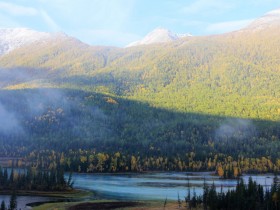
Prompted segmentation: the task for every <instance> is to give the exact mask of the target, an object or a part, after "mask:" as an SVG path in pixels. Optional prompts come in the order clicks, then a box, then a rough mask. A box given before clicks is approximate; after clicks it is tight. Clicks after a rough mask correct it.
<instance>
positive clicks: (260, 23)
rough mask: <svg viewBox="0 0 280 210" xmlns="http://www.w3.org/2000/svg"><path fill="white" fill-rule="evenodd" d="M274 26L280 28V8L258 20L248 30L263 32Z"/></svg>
mask: <svg viewBox="0 0 280 210" xmlns="http://www.w3.org/2000/svg"><path fill="white" fill-rule="evenodd" d="M274 26H280V8H279V9H276V10H273V11H270V12H268V13H266V14H265V15H264V16H262V17H260V18H258V19H256V20H255V21H253V22H252V23H251V24H250V25H249V26H248V27H247V28H248V29H253V30H262V29H265V28H268V27H274Z"/></svg>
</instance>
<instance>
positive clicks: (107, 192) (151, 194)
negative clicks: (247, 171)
mask: <svg viewBox="0 0 280 210" xmlns="http://www.w3.org/2000/svg"><path fill="white" fill-rule="evenodd" d="M251 176H252V178H253V180H256V181H257V182H258V183H259V184H261V185H264V186H267V187H269V186H270V185H271V184H272V182H273V175H251ZM243 179H244V181H245V183H247V182H248V179H249V176H247V175H245V176H243ZM73 180H74V187H77V188H81V189H86V190H91V191H94V192H95V193H96V194H97V195H98V196H99V197H102V198H108V199H124V200H128V199H130V200H147V199H165V198H166V197H167V199H169V200H177V199H178V194H179V196H180V198H181V199H184V196H186V193H187V189H188V187H187V186H188V182H189V184H190V186H191V187H190V188H191V193H193V192H195V193H196V194H197V195H201V194H202V192H203V184H204V181H205V182H206V184H207V185H209V186H211V185H212V184H213V183H214V184H215V185H216V186H217V189H218V190H220V189H222V190H223V191H227V190H228V189H231V188H234V187H235V186H236V184H237V181H236V180H222V179H219V178H218V177H216V176H213V174H211V173H209V172H199V173H178V172H176V173H148V174H114V175H112V174H73Z"/></svg>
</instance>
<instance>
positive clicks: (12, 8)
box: [0, 2, 38, 16]
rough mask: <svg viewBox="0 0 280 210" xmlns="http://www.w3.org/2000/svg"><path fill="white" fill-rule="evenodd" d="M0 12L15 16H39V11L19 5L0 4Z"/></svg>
mask: <svg viewBox="0 0 280 210" xmlns="http://www.w3.org/2000/svg"><path fill="white" fill-rule="evenodd" d="M0 10H2V11H4V12H7V13H9V14H10V15H13V16H35V15H38V10H36V9H35V8H33V7H25V6H20V5H17V4H12V3H7V2H0Z"/></svg>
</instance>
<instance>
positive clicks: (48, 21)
mask: <svg viewBox="0 0 280 210" xmlns="http://www.w3.org/2000/svg"><path fill="white" fill-rule="evenodd" d="M40 15H41V17H42V18H43V20H44V21H45V23H46V24H47V25H48V27H49V28H50V29H51V30H52V31H60V27H59V25H58V24H57V23H56V22H55V21H54V20H53V19H52V18H51V17H50V16H49V14H48V13H47V12H46V11H44V10H40Z"/></svg>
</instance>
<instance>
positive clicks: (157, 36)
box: [126, 28, 191, 47]
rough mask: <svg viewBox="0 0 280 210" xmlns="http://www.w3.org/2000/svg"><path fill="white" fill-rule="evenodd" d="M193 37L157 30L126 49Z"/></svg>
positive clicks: (161, 29)
mask: <svg viewBox="0 0 280 210" xmlns="http://www.w3.org/2000/svg"><path fill="white" fill-rule="evenodd" d="M188 36H191V35H190V34H175V33H173V32H172V31H170V30H168V29H165V28H156V29H154V30H153V31H152V32H150V33H148V34H147V35H146V36H145V37H144V38H143V39H141V40H139V41H136V42H132V43H130V44H129V45H127V46H126V47H133V46H138V45H149V44H155V43H164V42H171V41H175V40H178V39H180V38H184V37H188Z"/></svg>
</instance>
